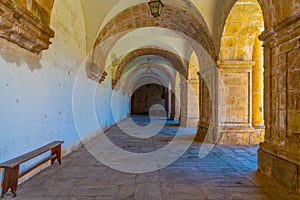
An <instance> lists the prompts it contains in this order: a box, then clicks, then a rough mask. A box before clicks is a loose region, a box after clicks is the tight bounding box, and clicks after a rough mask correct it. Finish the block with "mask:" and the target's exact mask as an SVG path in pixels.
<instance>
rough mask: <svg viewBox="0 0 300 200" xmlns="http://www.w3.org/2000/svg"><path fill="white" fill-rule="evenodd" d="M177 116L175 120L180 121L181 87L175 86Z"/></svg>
mask: <svg viewBox="0 0 300 200" xmlns="http://www.w3.org/2000/svg"><path fill="white" fill-rule="evenodd" d="M174 90H175V116H174V120H175V121H179V120H180V109H181V105H180V103H181V99H180V98H181V97H180V86H179V85H178V86H175V89H174Z"/></svg>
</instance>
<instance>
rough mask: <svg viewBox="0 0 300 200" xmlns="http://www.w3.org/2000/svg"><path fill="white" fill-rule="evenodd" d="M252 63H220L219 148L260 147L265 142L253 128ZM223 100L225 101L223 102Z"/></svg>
mask: <svg viewBox="0 0 300 200" xmlns="http://www.w3.org/2000/svg"><path fill="white" fill-rule="evenodd" d="M254 64H255V62H253V61H219V62H218V71H219V75H220V80H219V89H222V90H223V91H224V94H223V95H222V96H219V101H220V102H219V107H218V110H219V111H223V114H219V115H220V123H219V127H218V143H219V144H239V145H249V144H258V143H259V142H261V141H262V140H263V137H261V135H260V134H257V133H256V132H255V129H254V128H253V127H252V69H253V66H254ZM221 100H222V101H221Z"/></svg>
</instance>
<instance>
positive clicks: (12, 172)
mask: <svg viewBox="0 0 300 200" xmlns="http://www.w3.org/2000/svg"><path fill="white" fill-rule="evenodd" d="M63 143H64V142H63V141H55V142H51V143H49V144H47V145H45V146H43V147H40V148H38V149H36V150H34V151H31V152H29V153H26V154H24V155H22V156H20V157H17V158H14V159H12V160H9V161H7V162H4V163H2V164H0V168H4V179H3V182H2V194H1V198H3V197H4V195H5V193H7V192H8V190H9V189H10V190H11V192H12V193H13V196H14V197H16V196H17V187H18V179H19V178H21V177H23V176H24V175H26V174H28V173H29V172H30V171H31V170H33V169H35V168H36V167H38V166H40V165H42V164H44V163H46V162H47V161H49V160H51V165H53V164H54V162H55V160H57V161H58V163H59V164H61V144H63ZM50 150H51V155H50V156H48V157H47V158H44V159H43V160H41V161H40V162H38V163H37V164H35V165H33V166H32V167H30V168H29V169H27V170H25V171H23V172H22V173H20V174H19V169H20V164H22V163H24V162H26V161H28V160H30V159H32V158H35V157H37V156H39V155H41V154H43V153H45V152H47V151H50Z"/></svg>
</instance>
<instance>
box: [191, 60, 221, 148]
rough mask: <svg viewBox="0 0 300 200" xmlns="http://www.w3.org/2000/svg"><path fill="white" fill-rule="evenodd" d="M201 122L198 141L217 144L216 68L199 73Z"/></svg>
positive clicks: (212, 67) (197, 136) (199, 123)
mask: <svg viewBox="0 0 300 200" xmlns="http://www.w3.org/2000/svg"><path fill="white" fill-rule="evenodd" d="M199 82H200V83H199V122H198V131H197V135H196V138H195V139H196V140H197V141H200V142H206V143H216V142H217V129H216V127H217V125H218V113H217V105H218V89H217V85H218V84H217V82H218V75H217V70H216V66H211V67H208V68H206V69H204V70H201V72H200V73H199Z"/></svg>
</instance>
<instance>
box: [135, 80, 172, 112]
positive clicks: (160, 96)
mask: <svg viewBox="0 0 300 200" xmlns="http://www.w3.org/2000/svg"><path fill="white" fill-rule="evenodd" d="M157 105H159V106H157ZM161 108H164V110H162V109H161ZM165 111H167V112H168V89H167V88H166V87H165V86H163V85H158V84H146V85H143V86H142V87H140V88H138V89H137V90H136V91H135V92H134V93H133V94H132V96H131V115H145V116H149V114H151V115H152V116H165Z"/></svg>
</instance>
